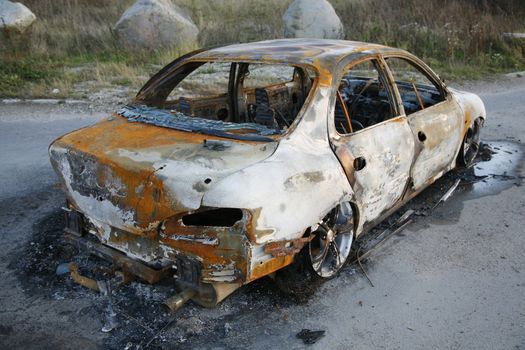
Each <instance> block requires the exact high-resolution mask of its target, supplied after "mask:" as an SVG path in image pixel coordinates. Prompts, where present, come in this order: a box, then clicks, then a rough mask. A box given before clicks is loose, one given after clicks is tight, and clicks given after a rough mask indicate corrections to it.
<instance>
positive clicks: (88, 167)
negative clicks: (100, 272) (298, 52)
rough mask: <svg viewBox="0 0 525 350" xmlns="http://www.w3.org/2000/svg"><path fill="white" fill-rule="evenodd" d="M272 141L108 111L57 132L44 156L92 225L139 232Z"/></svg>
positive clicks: (252, 159) (185, 207)
mask: <svg viewBox="0 0 525 350" xmlns="http://www.w3.org/2000/svg"><path fill="white" fill-rule="evenodd" d="M277 144H278V143H277V142H276V141H271V142H253V141H241V140H231V139H225V138H220V137H215V136H209V135H203V134H197V133H191V132H186V131H179V130H174V129H168V128H164V127H159V126H155V125H150V124H144V123H132V122H129V121H128V120H127V119H126V118H124V117H121V116H118V115H113V116H111V117H109V118H107V119H105V120H103V121H101V122H99V123H97V124H95V125H93V126H91V127H87V128H84V129H80V130H77V131H74V132H72V133H70V134H67V135H65V136H62V137H60V138H59V139H57V140H56V141H55V142H53V143H52V144H51V146H50V148H49V155H50V159H51V163H52V165H53V167H54V169H55V171H56V172H57V174H58V175H59V177H60V179H61V182H62V185H63V187H64V190H65V192H66V196H67V198H68V200H69V202H70V203H71V204H72V205H73V206H74V207H76V208H77V209H78V210H80V211H81V212H83V213H84V214H85V215H86V216H87V217H88V218H89V219H90V220H91V221H92V222H93V223H94V224H95V225H97V226H100V225H110V226H113V227H117V228H120V229H123V230H127V231H131V232H136V233H144V232H147V231H152V230H154V229H156V227H157V226H158V223H159V222H160V221H162V220H164V219H166V218H169V217H172V216H174V215H177V214H181V213H186V212H189V211H192V210H196V209H198V208H199V207H200V206H201V201H202V197H203V196H204V194H205V193H206V192H207V191H208V190H209V189H211V188H213V186H214V185H215V183H217V182H218V181H219V180H221V179H223V178H225V177H227V176H228V175H230V174H233V173H235V172H237V171H239V170H241V169H244V168H246V167H248V166H250V165H253V164H255V163H257V162H260V161H262V160H264V159H266V158H268V157H269V156H270V155H271V154H272V153H273V152H274V151H275V149H276V148H277ZM232 191H242V188H238V189H237V188H232Z"/></svg>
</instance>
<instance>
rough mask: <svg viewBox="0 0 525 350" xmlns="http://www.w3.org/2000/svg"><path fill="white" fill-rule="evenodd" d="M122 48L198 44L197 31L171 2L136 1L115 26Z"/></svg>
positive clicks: (154, 0) (156, 47)
mask: <svg viewBox="0 0 525 350" xmlns="http://www.w3.org/2000/svg"><path fill="white" fill-rule="evenodd" d="M115 31H116V33H117V35H118V37H119V39H120V41H121V44H122V45H123V46H124V47H128V48H132V49H145V50H155V49H162V48H166V47H171V46H177V45H180V44H185V43H194V42H196V41H197V36H198V34H199V29H198V28H197V26H196V25H195V24H194V23H193V21H192V20H191V18H189V17H188V16H186V15H185V14H184V13H183V12H182V10H181V9H180V8H179V7H177V6H176V5H175V4H173V3H172V2H171V1H170V0H138V1H137V2H136V3H135V4H133V5H132V6H131V7H130V8H129V9H127V10H126V11H125V12H124V13H123V14H122V16H121V17H120V19H119V20H118V22H117V23H116V24H115Z"/></svg>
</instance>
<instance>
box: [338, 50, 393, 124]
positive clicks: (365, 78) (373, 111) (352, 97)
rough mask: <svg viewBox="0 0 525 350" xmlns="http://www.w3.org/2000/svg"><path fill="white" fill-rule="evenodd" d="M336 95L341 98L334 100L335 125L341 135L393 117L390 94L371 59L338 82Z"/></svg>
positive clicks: (351, 70) (349, 71)
mask: <svg viewBox="0 0 525 350" xmlns="http://www.w3.org/2000/svg"><path fill="white" fill-rule="evenodd" d="M338 95H340V96H341V98H336V102H335V109H334V123H335V127H336V129H337V131H338V132H339V133H340V134H348V133H351V132H355V131H358V130H361V129H364V128H367V127H369V126H372V125H375V124H377V123H380V122H382V121H384V120H388V119H390V118H393V117H394V116H395V113H394V109H393V107H392V103H391V97H390V96H391V94H390V92H389V91H388V90H387V88H386V87H385V84H384V78H383V76H382V75H381V74H380V73H379V70H378V69H377V66H376V64H375V63H374V61H373V60H370V61H365V62H363V63H360V64H357V65H356V66H353V67H352V68H350V69H349V70H348V71H347V72H346V73H345V74H344V75H343V78H342V79H341V81H340V83H339V88H338ZM341 101H344V105H343V104H342V103H341ZM345 110H346V111H345ZM345 112H346V113H345ZM348 120H350V125H349V124H348Z"/></svg>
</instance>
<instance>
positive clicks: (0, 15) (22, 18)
mask: <svg viewBox="0 0 525 350" xmlns="http://www.w3.org/2000/svg"><path fill="white" fill-rule="evenodd" d="M35 20H36V16H35V15H34V14H33V12H31V10H29V9H28V8H27V7H25V6H24V5H22V4H21V3H19V2H11V1H7V0H0V30H1V29H3V30H6V31H14V32H18V33H23V32H25V30H26V29H27V28H28V27H29V26H30V25H31V24H33V22H34V21H35Z"/></svg>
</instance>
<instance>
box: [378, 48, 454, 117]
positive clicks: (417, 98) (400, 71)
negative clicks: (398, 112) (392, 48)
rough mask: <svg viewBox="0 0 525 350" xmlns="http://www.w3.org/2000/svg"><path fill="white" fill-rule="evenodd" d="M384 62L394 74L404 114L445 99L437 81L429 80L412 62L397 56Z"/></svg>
mask: <svg viewBox="0 0 525 350" xmlns="http://www.w3.org/2000/svg"><path fill="white" fill-rule="evenodd" d="M386 62H387V65H388V68H389V69H390V71H391V72H392V75H393V76H394V80H395V84H396V86H397V89H398V90H399V95H400V96H401V101H402V102H403V107H404V109H405V114H406V115H410V114H412V113H415V112H418V111H421V110H424V109H426V108H428V107H431V106H433V105H435V104H437V103H439V102H441V101H444V100H445V96H444V95H443V93H442V92H441V89H440V88H439V86H438V85H437V83H436V82H434V81H432V80H430V79H429V78H428V77H427V76H426V75H425V74H423V73H422V72H421V70H420V69H418V68H417V67H416V66H415V65H414V64H413V63H412V62H410V61H408V60H406V59H403V58H399V57H390V58H386Z"/></svg>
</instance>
